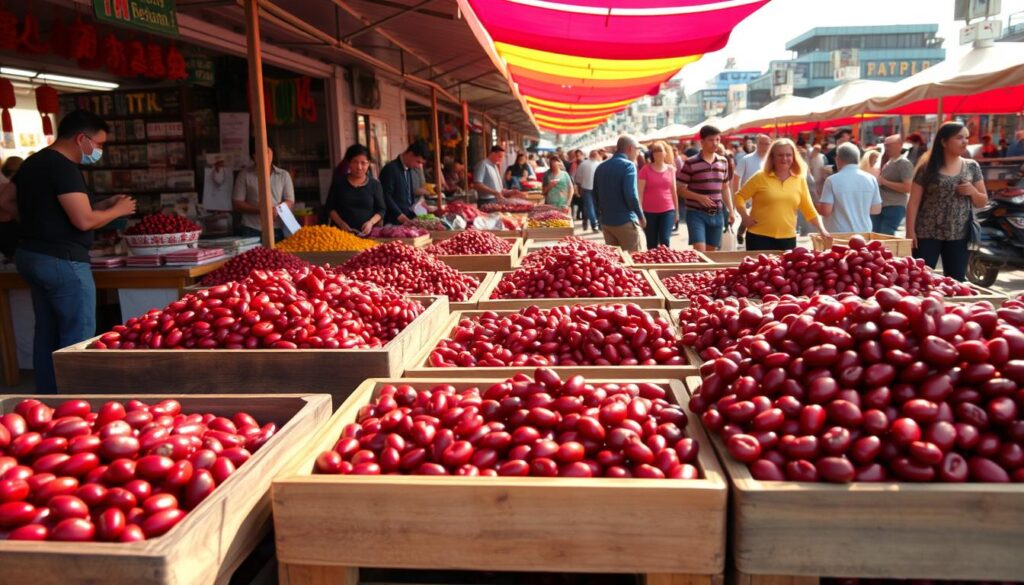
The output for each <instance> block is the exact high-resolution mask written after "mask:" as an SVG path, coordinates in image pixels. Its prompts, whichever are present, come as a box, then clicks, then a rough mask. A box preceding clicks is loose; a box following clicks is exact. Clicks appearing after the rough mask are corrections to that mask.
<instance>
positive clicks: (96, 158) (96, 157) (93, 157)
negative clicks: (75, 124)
mask: <svg viewBox="0 0 1024 585" xmlns="http://www.w3.org/2000/svg"><path fill="white" fill-rule="evenodd" d="M82 136H85V134H83V135H82ZM85 139H86V140H88V141H89V142H90V143H92V145H93V146H92V152H91V153H89V154H85V151H84V150H83V151H82V160H81V163H82V164H83V165H94V164H96V163H98V162H100V159H101V158H103V149H102V148H100V147H98V146H96V143H94V142H93V141H92V138H89V137H88V136H85ZM79 148H81V145H79Z"/></svg>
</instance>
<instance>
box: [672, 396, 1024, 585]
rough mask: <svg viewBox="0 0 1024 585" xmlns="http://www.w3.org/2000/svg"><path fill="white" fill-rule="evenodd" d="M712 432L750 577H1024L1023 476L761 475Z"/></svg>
mask: <svg viewBox="0 0 1024 585" xmlns="http://www.w3.org/2000/svg"><path fill="white" fill-rule="evenodd" d="M695 382H696V383H699V379H697V380H694V379H690V380H687V382H686V383H687V386H688V389H692V388H694V387H695V386H693V384H694V383H695ZM711 440H712V443H713V444H714V446H715V450H716V451H717V452H718V455H719V458H720V459H721V461H722V465H723V467H724V468H725V470H726V472H727V473H728V474H729V479H730V484H731V487H732V502H731V508H732V510H731V517H732V524H731V531H730V541H731V548H732V550H731V553H732V559H733V562H734V563H735V565H736V569H737V570H738V571H739V572H740V573H741V574H742V575H744V576H746V578H745V581H746V582H749V583H751V584H758V583H763V584H767V583H777V582H778V581H777V578H773V577H772V576H775V575H784V576H789V575H793V576H806V577H819V576H842V577H861V578H885V579H963V580H971V581H974V580H983V581H1014V580H1020V579H1021V576H1022V575H1024V555H1022V554H1021V551H1024V485H1022V484H981V483H965V484H948V483H947V484H937V483H933V484H915V483H898V482H885V483H863V482H857V483H851V484H846V485H836V484H828V483H807V482H793V481H758V480H756V479H754V478H753V477H752V476H751V475H750V471H749V470H748V469H747V466H746V465H744V464H742V463H740V462H737V461H735V460H734V459H732V457H731V456H730V455H729V453H728V451H727V450H726V449H725V443H724V442H723V441H722V440H721V438H720V437H718V436H717V435H716V436H713V437H712V438H711Z"/></svg>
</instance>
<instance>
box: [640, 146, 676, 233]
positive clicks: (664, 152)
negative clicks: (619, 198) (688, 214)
mask: <svg viewBox="0 0 1024 585" xmlns="http://www.w3.org/2000/svg"><path fill="white" fill-rule="evenodd" d="M668 157H669V147H668V145H667V144H665V143H664V142H660V141H659V142H655V143H654V144H653V145H651V158H652V159H653V160H652V162H651V164H649V165H647V166H645V167H644V168H642V169H640V173H639V174H638V175H637V191H638V192H639V193H640V208H641V209H643V210H644V217H646V218H647V227H645V228H644V235H645V236H646V237H647V248H648V249H651V248H657V247H658V246H669V245H670V244H671V240H672V227H673V226H674V225H675V223H676V219H677V218H678V217H679V198H678V197H677V196H676V168H675V167H674V166H672V165H671V164H669V160H670V159H669V158H668Z"/></svg>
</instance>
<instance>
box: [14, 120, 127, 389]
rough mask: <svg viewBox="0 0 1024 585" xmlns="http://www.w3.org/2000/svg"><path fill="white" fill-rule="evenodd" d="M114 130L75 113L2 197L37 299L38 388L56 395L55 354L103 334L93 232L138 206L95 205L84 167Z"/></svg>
mask: <svg viewBox="0 0 1024 585" xmlns="http://www.w3.org/2000/svg"><path fill="white" fill-rule="evenodd" d="M109 130H110V129H109V127H108V126H107V124H106V123H105V122H104V121H103V120H101V119H100V118H99V117H97V116H96V115H95V114H92V113H90V112H86V111H84V110H75V111H72V112H70V113H68V114H67V115H66V116H64V118H63V119H62V120H61V121H60V124H59V125H58V127H57V140H56V141H54V143H53V144H51V145H50V146H49V147H47V148H44V149H42V150H40V151H39V152H37V153H35V154H33V155H32V156H30V157H28V159H26V160H25V162H24V163H23V164H22V165H21V168H19V169H18V172H17V173H16V174H15V175H14V177H13V178H12V179H11V182H10V183H8V184H7V185H4V187H3V190H2V191H0V209H2V210H3V211H4V213H5V214H8V215H9V216H14V217H16V218H18V221H19V223H18V245H17V251H16V252H15V263H16V265H17V269H18V273H19V274H20V275H21V277H22V278H24V279H25V281H26V282H28V285H29V289H30V290H31V294H32V308H33V310H34V312H35V321H36V322H35V339H34V341H33V346H32V366H33V367H34V368H35V377H36V388H37V390H38V391H39V392H41V393H44V394H52V393H54V392H56V390H57V381H56V379H55V377H54V373H53V357H52V354H53V352H54V351H56V350H58V349H60V348H62V347H67V346H69V345H73V344H75V343H78V342H80V341H84V340H86V339H88V338H90V337H92V336H93V335H95V333H96V285H95V283H94V282H93V278H92V270H91V268H90V266H89V248H90V247H91V246H92V241H93V230H95V229H97V228H100V227H103V226H104V225H106V224H108V223H110V222H111V221H113V220H114V219H117V218H119V217H123V216H126V215H131V214H133V213H135V200H134V199H132V198H131V197H129V196H127V195H115V196H113V197H110V198H108V199H105V200H103V201H100V202H98V203H96V204H93V203H91V202H90V198H89V195H88V192H87V191H88V187H86V184H85V179H84V178H83V177H82V171H81V170H80V169H79V167H78V165H80V164H81V165H93V164H96V163H98V162H99V161H100V158H101V157H102V156H103V146H104V144H105V143H106V141H107V133H108V132H109ZM7 341H8V343H13V340H7Z"/></svg>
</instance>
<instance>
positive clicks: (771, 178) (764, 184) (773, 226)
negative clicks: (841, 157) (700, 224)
mask: <svg viewBox="0 0 1024 585" xmlns="http://www.w3.org/2000/svg"><path fill="white" fill-rule="evenodd" d="M806 171H807V167H806V166H804V162H803V160H802V159H801V158H800V155H799V154H797V152H796V145H795V144H793V141H792V140H789V139H788V138H780V139H778V140H776V141H775V142H773V143H772V145H771V147H770V148H769V149H768V154H767V156H766V157H765V161H764V169H763V170H761V171H758V172H757V173H756V174H754V176H753V177H751V178H750V180H749V181H747V182H746V184H745V185H743V187H742V188H741V189H740V190H739V191H737V192H736V195H735V197H734V198H733V199H734V200H735V202H736V210H737V211H739V212H740V216H741V217H742V219H743V225H744V226H746V228H747V250H791V249H793V248H795V247H796V214H797V211H800V212H801V213H803V214H804V218H805V219H807V222H808V223H814V224H815V225H817V226H818V231H819V232H821V234H822V235H823V236H828V235H829V233H828V231H827V230H826V229H825V224H824V223H823V222H822V221H821V217H820V216H818V213H817V212H816V211H815V210H814V204H813V203H812V202H811V193H810V190H809V189H808V188H807V179H806V178H805V173H806ZM747 201H750V203H751V205H750V209H749V210H748V209H747Z"/></svg>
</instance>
